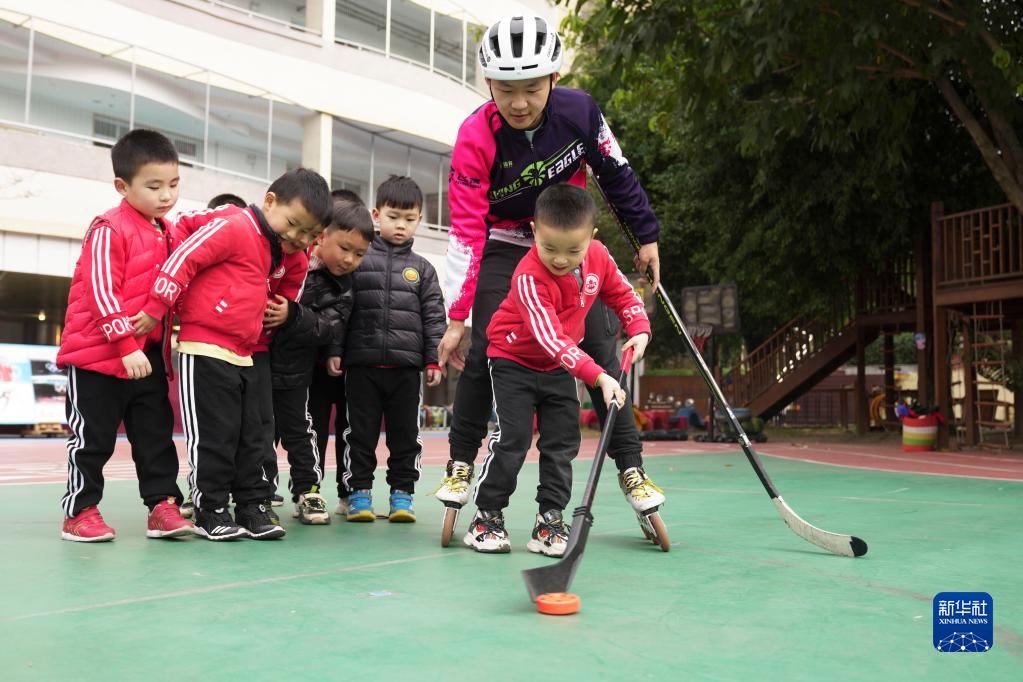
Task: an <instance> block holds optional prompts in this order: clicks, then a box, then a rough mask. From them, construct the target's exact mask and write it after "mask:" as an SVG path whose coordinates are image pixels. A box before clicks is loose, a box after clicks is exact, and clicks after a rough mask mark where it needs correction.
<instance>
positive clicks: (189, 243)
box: [143, 208, 271, 356]
mask: <svg viewBox="0 0 1023 682" xmlns="http://www.w3.org/2000/svg"><path fill="white" fill-rule="evenodd" d="M260 218H261V216H257V215H256V214H255V212H254V211H253V209H252V208H247V209H244V210H241V211H239V212H237V213H234V214H232V215H228V216H226V217H223V218H215V219H214V220H212V221H210V222H209V223H207V224H206V225H205V226H204V227H201V228H199V229H198V230H197V231H196V232H195V233H194V234H192V236H191V237H189V238H188V239H185V240H184V241H183V242H181V245H180V246H178V248H177V249H176V250H175V251H174V253H173V254H171V256H170V257H169V258H168V259H167V262H166V263H164V265H163V267H162V268H161V269H160V272H159V275H158V276H157V277H156V281H155V282H154V283H153V286H152V288H151V290H150V294H149V300H148V301H147V302H146V304H145V305H144V306H143V310H145V311H146V312H147V313H148V314H150V315H152V316H153V317H156V318H159V317H162V316H163V315H165V314H167V311H168V310H169V309H170V308H171V306H173V305H175V304H176V305H177V314H178V319H179V320H180V321H181V331H180V332H179V333H178V341H198V342H202V343H211V344H214V345H216V346H220V347H221V348H226V349H228V350H230V351H232V352H234V353H237V354H238V355H241V356H249V355H251V354H252V351H253V348H254V347H255V345H256V344H257V342H258V341H259V337H260V334H261V333H262V331H263V312H264V310H266V301H267V294H268V283H267V278H268V275H269V274H270V265H271V256H270V246H269V242H268V241H267V237H266V236H265V235H264V234H263V231H262V230H261V228H260ZM268 229H269V228H268Z"/></svg>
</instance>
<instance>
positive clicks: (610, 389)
mask: <svg viewBox="0 0 1023 682" xmlns="http://www.w3.org/2000/svg"><path fill="white" fill-rule="evenodd" d="M597 387H598V388H599V389H600V392H601V393H603V394H604V403H605V404H606V405H607V406H608V407H611V403H618V407H619V408H622V407H625V391H623V390H622V387H621V385H619V383H618V382H617V381H615V380H614V379H613V378H612V377H611V375H610V374H601V375H600V376H599V377H597Z"/></svg>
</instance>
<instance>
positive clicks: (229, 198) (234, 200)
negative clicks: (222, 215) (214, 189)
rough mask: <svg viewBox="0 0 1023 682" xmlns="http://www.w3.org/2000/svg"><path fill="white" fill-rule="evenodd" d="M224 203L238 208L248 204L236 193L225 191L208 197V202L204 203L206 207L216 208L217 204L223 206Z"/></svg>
mask: <svg viewBox="0 0 1023 682" xmlns="http://www.w3.org/2000/svg"><path fill="white" fill-rule="evenodd" d="M226 204H230V205H231V206H237V207H238V208H245V207H246V206H248V204H246V203H245V200H244V199H242V198H241V197H240V196H238V195H237V194H231V193H230V192H225V193H224V194H218V195H217V196H215V197H213V198H212V199H210V203H208V204H206V208H216V207H217V206H224V205H226Z"/></svg>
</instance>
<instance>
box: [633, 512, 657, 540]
mask: <svg viewBox="0 0 1023 682" xmlns="http://www.w3.org/2000/svg"><path fill="white" fill-rule="evenodd" d="M636 520H637V521H639V529H640V530H641V531H643V537H645V538H646V539H647V540H649V541H650V542H653V543H654V544H656V543H657V535H656V534H655V533H654V527H653V526H651V525H650V522H649V521H647V517H645V516H643V514H636Z"/></svg>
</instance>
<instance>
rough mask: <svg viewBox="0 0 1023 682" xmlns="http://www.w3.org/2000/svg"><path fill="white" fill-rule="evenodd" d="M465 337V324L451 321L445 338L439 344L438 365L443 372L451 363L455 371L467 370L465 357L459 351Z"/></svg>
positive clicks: (459, 321)
mask: <svg viewBox="0 0 1023 682" xmlns="http://www.w3.org/2000/svg"><path fill="white" fill-rule="evenodd" d="M463 336H465V322H464V321H462V320H451V321H450V322H448V329H447V331H445V332H444V337H443V338H442V339H441V340H440V343H439V344H437V364H438V365H440V368H441V369H442V370H443V369H444V368H445V367H446V366H447V364H448V363H449V362H450V363H451V366H452V367H454V368H455V369H457V370H459V371H462V370H464V369H465V355H463V354H462V351H460V350H459V349H458V346H459V345H460V344H461V343H462V337H463Z"/></svg>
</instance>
